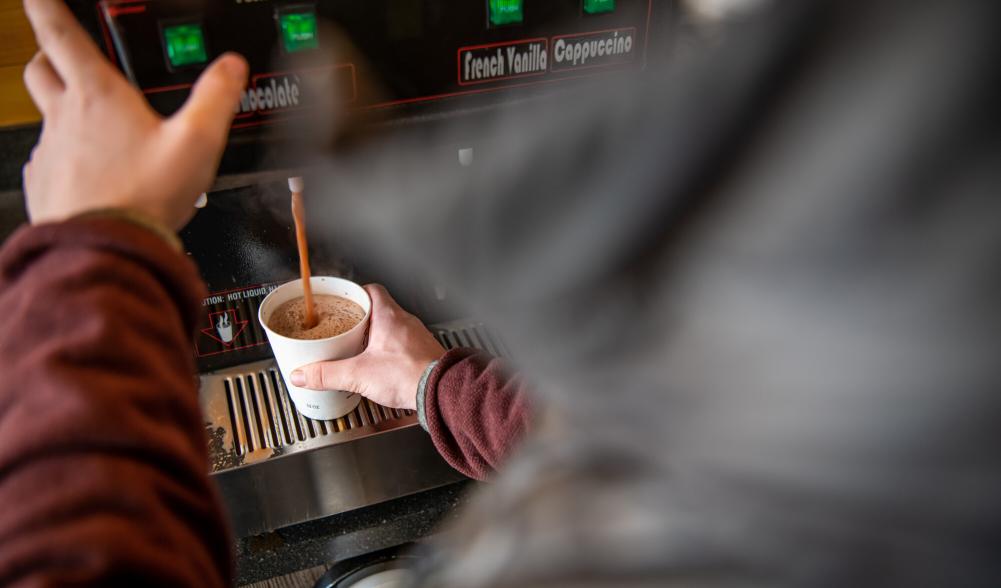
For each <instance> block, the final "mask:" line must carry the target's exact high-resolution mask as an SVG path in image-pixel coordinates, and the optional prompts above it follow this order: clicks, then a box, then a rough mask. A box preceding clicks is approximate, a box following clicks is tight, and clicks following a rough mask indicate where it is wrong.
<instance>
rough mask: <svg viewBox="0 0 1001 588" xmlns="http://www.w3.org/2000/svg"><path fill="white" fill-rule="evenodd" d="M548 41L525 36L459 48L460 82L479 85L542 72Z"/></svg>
mask: <svg viewBox="0 0 1001 588" xmlns="http://www.w3.org/2000/svg"><path fill="white" fill-rule="evenodd" d="M548 67H549V42H548V41H547V40H546V39H527V40H524V41H513V42H509V43H495V44H492V45H477V46H475V47H463V48H461V49H459V84H460V85H469V84H482V83H484V82H494V81H497V80H507V79H511V78H520V77H525V76H535V75H542V74H545V73H546V71H547V69H548Z"/></svg>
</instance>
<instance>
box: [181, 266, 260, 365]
mask: <svg viewBox="0 0 1001 588" xmlns="http://www.w3.org/2000/svg"><path fill="white" fill-rule="evenodd" d="M277 287H278V284H264V285H260V286H251V287H249V288H242V289H239V290H230V291H226V292H217V293H214V294H210V295H209V296H208V297H207V298H205V299H204V300H202V308H203V309H204V318H203V319H202V324H200V325H199V326H198V335H197V337H196V338H195V355H197V356H198V357H210V356H213V355H219V354H222V353H229V352H231V351H239V350H241V349H249V348H251V347H258V346H261V345H267V343H268V339H267V335H265V334H264V330H263V329H262V328H261V325H260V323H259V322H258V320H257V310H258V309H259V308H260V306H261V301H263V300H264V297H265V296H267V295H268V294H270V293H271V291H272V290H274V289H275V288H277Z"/></svg>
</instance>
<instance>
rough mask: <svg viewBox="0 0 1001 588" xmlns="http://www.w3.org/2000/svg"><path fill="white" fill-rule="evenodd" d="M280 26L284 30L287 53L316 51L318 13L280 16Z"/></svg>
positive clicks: (283, 39)
mask: <svg viewBox="0 0 1001 588" xmlns="http://www.w3.org/2000/svg"><path fill="white" fill-rule="evenodd" d="M278 26H279V27H280V28H281V30H282V44H283V45H284V46H285V52H286V53H295V52H296V51H305V50H307V49H316V47H317V45H318V41H317V38H316V13H315V12H312V11H309V12H286V13H283V14H280V15H278Z"/></svg>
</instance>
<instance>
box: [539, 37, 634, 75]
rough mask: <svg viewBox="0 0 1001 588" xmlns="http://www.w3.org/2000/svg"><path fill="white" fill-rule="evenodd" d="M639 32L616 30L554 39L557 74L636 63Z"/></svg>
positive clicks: (554, 62)
mask: <svg viewBox="0 0 1001 588" xmlns="http://www.w3.org/2000/svg"><path fill="white" fill-rule="evenodd" d="M635 46H636V29H635V28H626V29H612V30H608V31H596V32H593V33H580V34H575V35H563V36H559V37H553V59H552V70H553V71H569V70H579V69H587V68H592V67H605V66H609V65H620V64H624V63H629V62H631V61H633V59H634V57H635V55H636V51H635Z"/></svg>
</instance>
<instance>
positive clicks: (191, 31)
mask: <svg viewBox="0 0 1001 588" xmlns="http://www.w3.org/2000/svg"><path fill="white" fill-rule="evenodd" d="M163 44H164V46H165V47H166V49H167V62H168V63H169V64H170V67H171V68H173V69H177V68H182V67H186V66H189V65H198V64H201V63H205V62H206V61H208V59H209V56H208V50H207V49H206V48H205V33H204V32H203V31H202V27H201V25H199V24H195V23H184V24H175V25H166V26H164V27H163Z"/></svg>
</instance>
